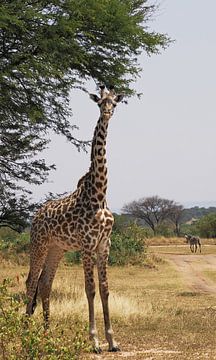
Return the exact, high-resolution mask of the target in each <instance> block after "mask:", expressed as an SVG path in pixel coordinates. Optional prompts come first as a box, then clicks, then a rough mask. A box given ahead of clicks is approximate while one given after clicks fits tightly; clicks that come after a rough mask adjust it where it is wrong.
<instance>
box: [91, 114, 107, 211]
mask: <svg viewBox="0 0 216 360" xmlns="http://www.w3.org/2000/svg"><path fill="white" fill-rule="evenodd" d="M108 122H109V120H107V119H104V118H103V117H102V116H101V117H100V118H99V120H98V122H97V125H96V128H95V131H94V137H93V141H92V149H91V166H90V169H89V170H90V173H91V186H92V194H93V196H94V197H95V199H97V201H98V202H99V203H100V204H104V203H105V201H106V191H107V166H106V138H107V129H108Z"/></svg>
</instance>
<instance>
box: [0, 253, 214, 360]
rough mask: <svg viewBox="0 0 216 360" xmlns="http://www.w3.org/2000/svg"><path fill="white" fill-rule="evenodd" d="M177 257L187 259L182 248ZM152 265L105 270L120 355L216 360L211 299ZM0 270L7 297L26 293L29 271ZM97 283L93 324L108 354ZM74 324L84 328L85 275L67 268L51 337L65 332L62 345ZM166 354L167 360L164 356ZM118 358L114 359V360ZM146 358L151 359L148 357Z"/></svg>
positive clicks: (163, 266)
mask: <svg viewBox="0 0 216 360" xmlns="http://www.w3.org/2000/svg"><path fill="white" fill-rule="evenodd" d="M152 248H153V247H152ZM152 248H150V250H152ZM172 249H173V250H172ZM212 249H214V247H212ZM170 250H171V252H172V251H173V253H177V251H178V252H179V248H178V249H176V248H175V246H174V247H171V248H170V247H169V251H170ZM175 250H176V252H175ZM158 251H159V254H160V253H161V254H162V256H163V253H165V252H166V251H167V247H166V246H165V247H162V248H158ZM180 251H181V252H182V251H184V252H185V253H187V254H189V252H188V249H187V248H186V247H185V249H184V248H181V249H180ZM184 252H182V253H184ZM157 256H158V254H157ZM159 256H160V255H159ZM156 265H157V266H156V267H154V268H151V267H133V266H127V267H109V271H108V273H109V288H110V313H111V318H112V322H113V328H114V332H115V334H116V339H117V341H118V343H119V344H120V346H121V348H122V350H123V353H122V354H123V355H124V351H125V353H126V354H127V352H128V353H130V354H132V355H131V356H130V357H129V358H131V359H145V358H148V356H147V355H146V357H145V355H143V354H144V353H145V351H147V352H151V349H153V350H152V351H153V355H152V358H154V359H156V360H157V359H161V358H164V359H175V360H181V359H194V360H195V359H199V358H200V359H204V357H202V354H205V353H206V354H208V357H207V359H210V360H211V359H214V357H213V356H215V358H216V354H215V353H214V351H215V333H216V309H215V304H216V302H215V297H214V296H211V295H206V294H203V293H198V292H195V291H191V290H189V289H188V288H187V286H186V285H185V284H184V282H183V279H182V277H181V274H179V273H178V272H177V271H176V269H175V268H174V267H173V266H172V265H171V264H170V263H168V262H165V261H162V262H160V261H157V264H156ZM0 270H1V271H0V278H1V280H2V279H3V278H5V277H10V278H12V285H11V288H10V290H11V291H13V292H15V293H22V294H23V293H24V292H25V280H26V276H27V273H28V268H27V267H23V266H11V265H10V264H9V265H8V266H5V265H4V267H3V268H1V269H0ZM95 275H96V274H95ZM206 276H209V277H211V278H212V279H213V278H215V277H216V274H215V273H213V272H208V273H206ZM95 280H96V285H97V293H96V299H95V303H96V319H97V324H98V330H99V337H100V339H101V340H102V343H103V344H105V345H104V348H106V347H107V345H106V342H105V339H104V329H103V315H102V308H101V303H100V297H99V293H98V284H97V276H95ZM23 309H24V307H23ZM35 319H36V320H37V321H38V322H41V320H42V309H41V304H40V303H39V304H38V307H37V311H36V314H35ZM77 319H79V321H81V322H82V323H84V324H87V322H88V306H87V300H86V296H85V291H84V276H83V269H82V266H71V267H65V266H64V265H63V264H62V265H61V266H60V267H59V269H58V271H57V275H56V278H55V280H54V283H53V290H52V296H51V330H52V332H53V334H55V332H56V331H57V330H56V329H57V327H58V326H60V327H63V328H64V329H65V331H64V334H63V335H62V342H64V341H66V340H67V339H69V338H70V336H71V334H72V333H74V331H75V329H76V321H77ZM86 333H87V329H86ZM158 349H160V350H161V353H160V351H159V350H158ZM194 349H196V351H195V350H194ZM142 351H143V352H142ZM166 351H167V352H168V353H167V355H163V352H164V354H165V352H166ZM169 352H170V353H169ZM104 354H105V355H102V358H104V359H106V358H107V359H110V358H111V357H110V356H111V355H108V354H107V353H104ZM169 354H170V355H169ZM195 354H196V355H195ZM200 354H201V355H200ZM123 355H122V356H123ZM92 356H93V355H89V354H84V355H83V357H82V359H88V358H94V356H93V357H92ZM122 356H121V355H118V354H115V359H120V358H122ZM125 356H126V355H125ZM161 356H162V357H161ZM163 356H164V357H163ZM199 356H200V357H199ZM211 356H212V357H211ZM149 357H150V358H151V356H150V355H149Z"/></svg>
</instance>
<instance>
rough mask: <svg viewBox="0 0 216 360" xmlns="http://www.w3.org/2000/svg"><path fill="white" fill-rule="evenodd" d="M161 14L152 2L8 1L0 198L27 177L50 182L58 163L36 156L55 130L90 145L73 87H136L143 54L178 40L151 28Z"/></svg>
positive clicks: (0, 21) (0, 108)
mask: <svg viewBox="0 0 216 360" xmlns="http://www.w3.org/2000/svg"><path fill="white" fill-rule="evenodd" d="M155 11H156V6H155V5H148V0H125V1H122V0H108V1H100V0H93V1H84V0H76V1H71V0H54V1H46V0H45V1H44V0H38V1H32V0H23V1H20V0H13V1H6V0H3V1H1V4H0V68H1V74H0V92H1V94H0V95H1V97H0V131H1V137H0V197H1V196H5V194H10V191H9V190H12V192H13V191H15V190H16V189H17V188H19V191H21V190H22V191H24V186H21V185H20V180H24V181H25V182H27V183H29V184H41V183H42V182H44V181H45V180H46V178H47V176H48V174H49V171H50V169H52V168H54V165H49V164H46V163H45V161H44V160H43V159H39V158H38V157H37V159H36V158H35V155H38V154H39V153H40V152H42V151H43V150H44V148H45V147H47V145H48V142H49V132H50V131H51V130H52V131H54V132H55V133H57V134H62V135H64V136H65V137H66V138H67V139H68V140H69V141H70V142H71V143H72V144H74V145H75V146H76V147H78V148H82V147H84V146H85V145H86V144H87V143H86V142H83V141H80V140H78V139H76V138H75V137H74V135H73V130H74V128H75V127H76V126H75V125H72V124H71V121H70V116H71V110H70V107H69V92H70V90H71V89H72V88H82V89H83V90H85V82H86V80H89V79H94V80H95V82H96V83H101V82H103V83H104V82H106V84H107V85H109V84H112V85H114V86H116V88H117V89H118V90H121V91H124V92H125V93H126V94H130V93H131V92H132V90H131V89H130V84H131V81H132V80H134V79H135V78H136V77H137V76H138V75H139V72H140V71H141V69H140V67H139V64H138V60H137V59H138V56H139V55H140V54H141V53H142V51H145V52H146V53H148V54H149V55H151V54H154V53H158V52H159V51H160V49H163V48H166V46H168V44H169V43H170V39H169V38H168V36H166V35H164V34H159V33H156V32H152V31H150V30H149V28H148V26H147V23H148V20H149V18H150V17H151V16H152V15H153V14H154V13H155ZM5 188H6V189H5Z"/></svg>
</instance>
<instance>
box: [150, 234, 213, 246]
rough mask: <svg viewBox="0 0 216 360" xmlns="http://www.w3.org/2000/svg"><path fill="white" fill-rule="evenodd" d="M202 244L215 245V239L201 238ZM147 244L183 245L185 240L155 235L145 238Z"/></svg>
mask: <svg viewBox="0 0 216 360" xmlns="http://www.w3.org/2000/svg"><path fill="white" fill-rule="evenodd" d="M201 242H202V244H203V245H216V239H201ZM146 243H147V245H148V246H158V245H164V246H167V245H185V243H186V241H185V238H184V237H169V238H167V237H164V236H155V237H152V238H149V239H147V240H146Z"/></svg>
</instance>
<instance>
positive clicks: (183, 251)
mask: <svg viewBox="0 0 216 360" xmlns="http://www.w3.org/2000/svg"><path fill="white" fill-rule="evenodd" d="M149 253H151V254H157V256H161V255H163V254H176V255H190V254H191V255H192V253H191V251H190V247H189V245H188V244H184V245H178V244H177V245H159V246H149ZM199 253H200V252H199V249H197V252H196V254H199ZM202 254H203V255H207V254H216V246H215V245H208V244H202Z"/></svg>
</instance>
